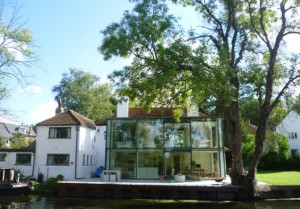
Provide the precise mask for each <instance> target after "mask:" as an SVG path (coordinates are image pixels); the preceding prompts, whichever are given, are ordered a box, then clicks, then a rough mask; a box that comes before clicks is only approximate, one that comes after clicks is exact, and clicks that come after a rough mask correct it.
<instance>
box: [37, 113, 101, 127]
mask: <svg viewBox="0 0 300 209" xmlns="http://www.w3.org/2000/svg"><path fill="white" fill-rule="evenodd" d="M36 125H37V126H61V125H85V126H88V127H90V128H92V129H96V125H95V123H94V121H92V120H90V119H88V118H86V117H84V116H83V115H80V114H79V113H77V112H75V111H73V110H66V111H65V112H61V113H58V114H56V115H55V116H54V117H52V118H49V119H47V120H44V121H42V122H39V123H37V124H36Z"/></svg>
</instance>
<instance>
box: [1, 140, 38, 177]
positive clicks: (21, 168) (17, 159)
mask: <svg viewBox="0 0 300 209" xmlns="http://www.w3.org/2000/svg"><path fill="white" fill-rule="evenodd" d="M34 153H35V146H34V144H32V146H29V147H28V148H23V149H7V148H2V149H0V168H12V169H15V170H16V171H18V172H20V173H21V174H22V175H23V176H25V177H31V176H33V171H34V170H33V169H34V167H33V165H34V160H35V157H34V156H35V154H34Z"/></svg>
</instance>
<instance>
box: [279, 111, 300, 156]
mask: <svg viewBox="0 0 300 209" xmlns="http://www.w3.org/2000/svg"><path fill="white" fill-rule="evenodd" d="M276 132H277V133H281V134H283V135H284V136H286V137H287V138H288V142H289V145H290V149H291V150H295V149H297V150H298V152H299V151H300V116H299V114H298V113H296V112H294V111H291V112H289V114H288V115H287V116H286V117H285V118H284V119H283V120H282V122H281V123H280V124H279V125H278V126H277V127H276ZM289 133H297V138H295V139H289Z"/></svg>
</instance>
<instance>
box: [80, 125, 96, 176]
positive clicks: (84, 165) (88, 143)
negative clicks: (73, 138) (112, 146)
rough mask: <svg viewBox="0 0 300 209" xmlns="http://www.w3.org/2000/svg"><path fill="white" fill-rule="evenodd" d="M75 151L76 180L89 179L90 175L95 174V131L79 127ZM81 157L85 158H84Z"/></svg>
mask: <svg viewBox="0 0 300 209" xmlns="http://www.w3.org/2000/svg"><path fill="white" fill-rule="evenodd" d="M77 150H78V161H77V178H90V176H91V173H95V172H96V153H95V150H96V138H95V130H93V129H90V128H87V127H83V126H81V127H80V131H79V142H78V149H77ZM83 156H85V158H84V157H83ZM83 158H84V159H83ZM91 158H92V162H91ZM83 160H85V162H83Z"/></svg>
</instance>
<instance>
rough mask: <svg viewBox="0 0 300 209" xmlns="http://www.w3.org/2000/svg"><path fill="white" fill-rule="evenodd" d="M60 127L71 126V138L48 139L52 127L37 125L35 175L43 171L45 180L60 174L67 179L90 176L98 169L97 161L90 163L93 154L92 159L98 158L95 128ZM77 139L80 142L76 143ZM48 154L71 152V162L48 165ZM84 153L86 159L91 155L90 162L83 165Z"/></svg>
mask: <svg viewBox="0 0 300 209" xmlns="http://www.w3.org/2000/svg"><path fill="white" fill-rule="evenodd" d="M59 127H71V139H48V135H49V128H50V127H49V126H38V127H37V140H36V161H35V172H34V175H35V177H36V178H37V177H38V174H39V173H42V174H43V175H44V180H46V179H48V178H50V177H56V176H57V175H59V174H61V175H63V176H64V179H65V180H71V179H75V178H89V177H90V176H91V172H95V171H96V165H95V163H94V162H92V164H91V163H90V158H91V156H92V159H96V154H95V149H96V147H95V139H94V138H95V130H93V129H90V128H88V127H84V126H80V127H79V128H78V131H77V130H76V126H59ZM77 140H78V143H77V144H76V141H77ZM76 146H77V148H76ZM76 150H77V158H76ZM47 154H69V155H70V163H69V165H66V166H61V165H57V166H55V165H47ZM83 155H85V156H86V157H85V160H86V159H87V155H88V156H89V162H88V163H87V162H86V163H85V165H83ZM76 161H77V164H76ZM93 161H94V160H93ZM75 164H76V165H75ZM76 167H77V168H76ZM75 169H76V172H75ZM75 175H76V176H75Z"/></svg>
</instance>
